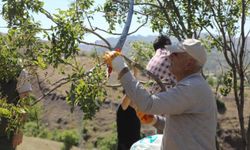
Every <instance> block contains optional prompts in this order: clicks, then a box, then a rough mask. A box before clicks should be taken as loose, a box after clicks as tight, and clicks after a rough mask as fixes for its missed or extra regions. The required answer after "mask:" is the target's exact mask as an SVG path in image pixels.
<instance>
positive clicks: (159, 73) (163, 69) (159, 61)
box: [146, 35, 176, 133]
mask: <svg viewBox="0 0 250 150" xmlns="http://www.w3.org/2000/svg"><path fill="white" fill-rule="evenodd" d="M168 45H171V40H170V39H169V37H168V36H166V35H160V36H158V37H157V38H156V39H155V41H154V43H153V47H154V50H155V54H154V56H153V57H152V58H151V59H150V61H149V62H148V64H147V67H146V69H147V70H148V71H149V72H151V73H152V74H154V75H155V76H156V77H158V78H159V79H160V80H161V81H162V82H163V84H164V85H165V89H166V90H168V89H170V88H172V87H173V86H174V85H175V83H176V80H175V77H174V75H173V74H172V73H171V72H170V70H169V68H170V58H169V55H170V52H169V50H167V49H166V48H165V47H166V46H168ZM149 92H150V93H151V94H156V93H159V92H161V88H160V86H159V85H158V84H157V83H154V84H153V85H152V86H151V88H150V90H149ZM157 133H163V131H162V130H160V129H157Z"/></svg>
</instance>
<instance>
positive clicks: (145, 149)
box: [130, 134, 163, 150]
mask: <svg viewBox="0 0 250 150" xmlns="http://www.w3.org/2000/svg"><path fill="white" fill-rule="evenodd" d="M162 136H163V135H162V134H156V135H151V136H147V137H145V138H143V139H141V140H139V141H137V142H135V143H134V144H133V145H132V146H131V148H130V150H160V149H161V142H162Z"/></svg>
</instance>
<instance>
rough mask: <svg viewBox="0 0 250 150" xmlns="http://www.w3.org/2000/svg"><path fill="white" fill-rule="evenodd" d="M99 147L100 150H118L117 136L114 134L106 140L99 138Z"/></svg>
mask: <svg viewBox="0 0 250 150" xmlns="http://www.w3.org/2000/svg"><path fill="white" fill-rule="evenodd" d="M97 145H98V146H97V147H98V149H100V150H116V149H117V136H116V134H115V133H112V134H110V135H108V136H106V137H105V138H98V140H97Z"/></svg>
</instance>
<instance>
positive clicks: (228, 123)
mask: <svg viewBox="0 0 250 150" xmlns="http://www.w3.org/2000/svg"><path fill="white" fill-rule="evenodd" d="M78 61H79V62H81V63H82V65H84V66H85V67H86V70H88V69H89V68H92V67H93V65H94V64H93V60H92V59H91V58H89V57H79V58H78ZM61 67H62V66H61ZM64 69H66V70H68V71H70V69H69V68H64ZM62 77H63V75H61V74H58V71H57V70H54V69H52V68H51V67H49V68H48V69H47V70H44V71H41V70H40V71H39V77H38V78H39V81H44V82H43V83H42V84H41V85H40V86H39V85H38V82H35V81H36V78H34V84H33V87H34V91H33V94H34V95H35V96H36V97H39V96H41V92H42V91H43V92H45V91H47V90H48V89H49V88H51V84H52V83H54V82H55V81H57V80H58V79H60V78H62ZM68 88H69V85H65V86H63V87H61V88H59V89H58V90H56V91H55V92H54V93H52V94H50V95H49V96H48V97H46V98H45V99H43V100H42V101H41V103H40V104H41V105H42V107H43V112H42V116H41V120H42V122H43V124H44V125H45V126H46V127H47V128H49V129H50V130H51V131H52V130H55V129H61V130H64V129H72V128H73V129H77V130H78V131H80V130H81V128H83V129H85V133H84V134H83V141H82V145H83V147H84V149H93V146H94V147H95V146H98V145H99V144H100V143H99V142H100V140H101V139H105V138H107V137H112V136H115V134H116V133H115V132H116V131H115V115H116V114H115V112H116V108H117V104H118V103H119V99H120V97H121V96H122V94H121V88H107V91H108V97H107V100H106V102H105V103H104V105H103V106H102V107H101V109H100V111H99V112H98V113H97V114H96V116H95V118H93V120H91V121H88V122H85V123H83V122H82V117H83V114H82V112H81V111H80V110H79V109H76V111H75V112H74V113H73V114H72V113H70V106H68V104H67V103H66V102H65V90H66V89H68ZM249 92H250V90H249V89H247V91H246V93H249ZM222 101H223V102H225V104H226V107H227V111H226V112H225V113H224V114H220V115H219V116H218V119H219V124H218V125H219V128H218V134H219V142H220V145H221V147H222V149H225V150H228V149H237V148H239V146H240V143H239V126H238V117H237V110H236V106H235V102H234V99H233V95H232V94H231V95H229V96H227V97H224V98H222ZM249 107H250V100H249V97H247V98H246V100H245V108H249ZM245 111H246V112H245V114H246V115H247V116H246V118H245V119H246V123H247V121H248V116H249V114H250V110H248V109H245ZM25 143H26V144H27V143H28V144H27V145H28V147H29V148H30V149H28V148H27V147H25V145H26V144H25ZM46 143H47V144H46ZM48 143H49V144H48ZM40 144H41V145H51V146H52V147H53V148H54V149H55V150H56V149H57V148H58V147H60V145H61V144H58V143H55V142H52V143H50V142H49V141H47V140H45V141H44V140H40V139H36V138H29V137H25V139H24V142H23V144H22V145H21V146H20V149H18V150H26V148H27V150H33V148H35V149H34V150H39V149H37V147H39V148H40ZM33 146H34V147H33ZM23 147H24V148H23ZM21 148H23V149H21ZM44 148H45V147H44ZM47 148H48V149H49V147H46V148H45V149H47Z"/></svg>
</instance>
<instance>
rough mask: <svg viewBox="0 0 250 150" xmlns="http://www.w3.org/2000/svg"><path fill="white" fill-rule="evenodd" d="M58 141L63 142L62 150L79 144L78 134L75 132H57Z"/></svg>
mask: <svg viewBox="0 0 250 150" xmlns="http://www.w3.org/2000/svg"><path fill="white" fill-rule="evenodd" d="M58 133H59V134H58V139H57V140H58V141H60V142H63V144H64V145H63V147H62V150H70V149H71V148H72V147H73V146H74V145H75V146H77V145H78V143H79V134H78V133H77V132H76V131H75V130H65V131H63V132H58Z"/></svg>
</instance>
